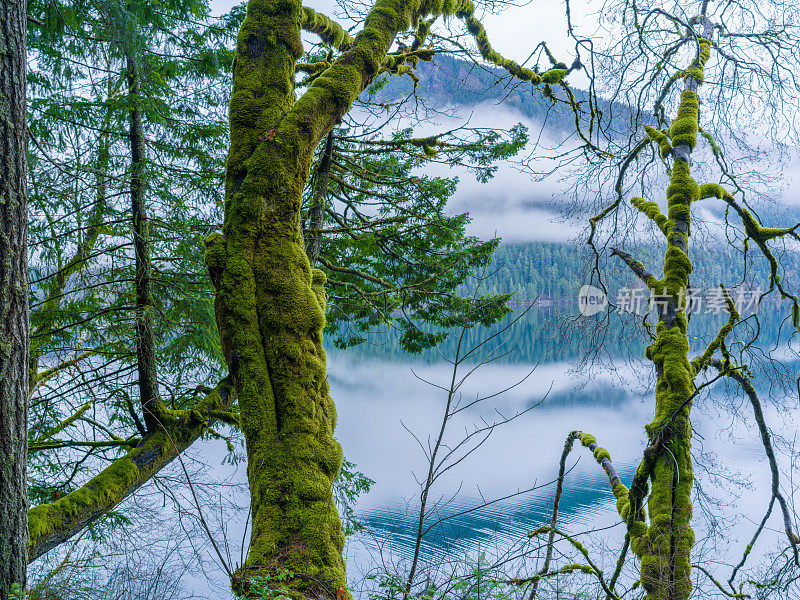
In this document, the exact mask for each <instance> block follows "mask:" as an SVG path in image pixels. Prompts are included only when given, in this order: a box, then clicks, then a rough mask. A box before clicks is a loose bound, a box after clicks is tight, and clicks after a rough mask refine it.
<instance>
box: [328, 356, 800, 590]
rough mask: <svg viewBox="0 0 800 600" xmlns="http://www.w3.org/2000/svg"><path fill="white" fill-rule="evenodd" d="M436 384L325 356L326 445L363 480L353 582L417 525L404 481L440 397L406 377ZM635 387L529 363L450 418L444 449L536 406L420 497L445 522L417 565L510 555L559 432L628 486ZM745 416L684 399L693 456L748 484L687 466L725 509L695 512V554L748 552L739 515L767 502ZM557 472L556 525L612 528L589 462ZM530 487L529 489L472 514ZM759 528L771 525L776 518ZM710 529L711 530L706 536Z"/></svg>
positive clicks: (412, 479)
mask: <svg viewBox="0 0 800 600" xmlns="http://www.w3.org/2000/svg"><path fill="white" fill-rule="evenodd" d="M412 368H413V373H412ZM531 368H532V365H530V366H528V365H487V366H484V367H482V368H481V370H480V371H478V372H476V373H475V374H474V375H473V377H472V378H471V379H470V380H468V381H467V383H466V384H465V385H464V387H463V389H462V398H463V401H464V402H468V401H469V400H472V399H474V398H475V397H476V396H478V395H486V394H490V393H493V392H496V391H497V390H500V389H503V388H505V387H507V386H508V385H510V384H511V383H513V382H515V381H518V380H520V379H521V378H523V377H524V376H525V375H526V373H527V372H528V371H529V370H530V369H531ZM414 373H416V375H417V376H419V378H417V377H415V375H414ZM449 376H450V371H449V369H448V367H447V366H445V365H415V366H413V367H412V366H411V365H409V364H398V363H396V362H394V363H391V362H383V361H374V362H360V363H354V362H348V361H347V360H345V359H344V357H336V356H334V357H332V360H331V385H332V390H333V393H334V394H335V395H336V396H335V397H336V399H337V405H338V407H339V415H340V420H339V427H338V435H339V438H340V440H341V441H342V444H343V446H344V449H345V453H346V455H347V456H348V458H349V459H350V460H351V461H353V462H355V463H356V464H357V465H358V467H359V469H360V470H361V471H363V472H364V473H365V474H367V475H368V476H370V477H371V478H372V479H374V480H376V482H377V483H376V484H375V485H374V487H373V489H372V491H371V492H370V493H369V494H368V495H366V496H365V497H363V498H362V499H361V501H360V502H359V504H358V510H357V513H358V515H359V517H360V519H361V521H362V522H363V523H364V525H365V526H366V533H365V534H363V535H360V536H358V537H357V538H355V539H353V540H352V541H351V543H350V545H349V547H348V566H349V575H350V576H351V577H353V578H357V577H359V576H361V575H364V574H366V573H369V572H372V573H374V572H375V570H376V569H378V570H380V569H381V568H384V567H381V566H378V563H379V561H383V562H384V563H386V564H388V565H390V566H389V567H388V568H389V569H391V568H398V566H399V567H400V568H401V569H402V566H403V565H407V564H408V561H409V559H410V557H411V554H412V551H413V545H414V539H415V535H416V525H417V518H418V516H417V515H418V513H417V510H418V507H419V500H418V497H419V490H420V486H419V484H418V483H417V481H421V480H423V479H424V477H425V473H426V468H427V462H426V458H425V456H424V454H423V451H422V449H421V448H420V443H418V441H417V440H419V442H421V444H422V445H423V446H426V447H427V445H428V443H429V440H432V439H433V438H434V436H435V435H436V434H437V432H438V426H439V423H440V421H441V417H442V412H443V407H444V402H445V399H446V396H445V393H444V392H443V391H442V390H438V389H436V388H434V387H432V386H430V385H428V384H426V383H424V382H422V381H420V379H425V380H428V381H430V382H432V383H436V384H440V385H445V386H446V385H447V384H448V383H449ZM641 379H643V377H642V374H637V373H635V372H633V371H627V372H626V371H624V370H622V369H619V370H618V371H617V372H616V373H615V374H614V376H613V377H610V376H594V377H590V378H587V377H586V376H585V375H583V376H582V375H581V374H580V373H576V372H575V371H574V368H573V365H572V364H569V363H556V362H550V363H545V364H540V365H538V366H537V367H536V368H535V370H534V372H533V374H532V375H530V376H529V377H528V379H527V380H526V381H524V382H523V383H522V384H521V385H519V386H518V387H516V388H514V389H513V390H510V391H508V392H506V393H504V394H503V395H502V396H500V397H499V398H496V399H494V400H493V401H487V403H486V404H485V405H484V406H482V407H481V406H474V407H471V408H469V409H467V410H464V411H463V412H462V413H460V414H458V415H457V416H456V417H455V418H454V419H453V420H452V422H451V423H450V424H449V425H448V433H447V435H446V436H445V440H446V443H447V442H449V445H450V446H452V445H453V444H454V443H457V442H458V441H459V440H460V439H462V438H463V436H464V434H465V432H469V431H471V430H472V429H473V428H474V427H475V424H478V425H479V426H480V425H481V424H482V423H483V420H485V421H490V420H491V419H496V418H498V414H502V415H504V416H509V415H511V414H513V413H515V412H520V411H524V410H525V409H528V408H530V407H532V406H536V407H535V408H533V409H532V410H531V411H530V412H527V413H525V414H523V415H522V416H520V417H519V418H517V419H516V420H514V421H512V422H510V423H507V424H505V425H502V426H500V427H498V428H497V429H496V430H495V431H494V432H493V433H492V434H491V436H489V438H488V439H487V440H486V442H485V443H484V444H483V445H482V446H481V447H480V448H479V449H478V450H476V451H475V452H474V453H473V454H471V455H470V456H469V457H468V458H467V459H466V460H465V461H464V462H463V463H461V464H459V465H457V466H455V467H454V468H453V469H452V470H450V471H449V472H448V473H446V474H445V476H443V477H442V478H441V479H440V480H439V481H437V483H436V486H435V491H434V492H433V493H432V495H431V498H432V499H433V500H435V501H437V502H438V503H439V505H438V507H437V508H436V509H435V510H433V511H432V512H431V514H430V516H429V520H430V521H431V522H433V521H436V520H437V519H442V518H444V519H445V520H444V522H443V523H442V524H441V526H439V527H434V528H433V529H432V530H431V531H430V532H429V533H428V534H427V536H426V538H425V541H424V543H423V546H422V555H423V556H422V560H423V562H425V563H426V564H434V563H437V562H441V561H442V560H446V559H452V558H454V557H463V556H465V555H475V554H476V553H477V552H480V551H485V552H486V553H487V554H488V555H490V556H503V555H505V553H509V552H514V551H515V550H517V551H519V549H520V548H521V546H522V545H523V544H524V542H525V539H526V534H527V532H528V531H530V530H531V529H535V528H536V527H538V526H539V525H541V524H543V523H545V522H546V521H548V520H549V518H550V511H551V507H552V497H553V493H554V486H553V485H550V484H549V483H550V482H552V480H554V479H555V477H556V476H557V472H558V461H559V457H560V455H561V451H562V448H563V444H564V438H565V436H566V434H567V433H568V432H569V431H571V430H573V429H581V430H584V431H587V432H591V433H593V434H594V435H595V436H596V437H597V439H598V442H599V443H600V444H601V445H603V446H605V447H607V448H608V449H609V451H610V452H611V455H612V458H613V461H614V463H615V465H616V467H617V469H618V470H619V473H620V475H621V477H622V479H623V481H625V482H630V480H631V478H632V476H633V471H634V469H635V466H636V465H637V464H638V462H639V458H640V456H641V452H642V450H643V448H644V443H643V441H644V435H643V432H642V428H643V424H644V423H646V422H648V421H649V420H650V418H651V410H652V409H651V405H650V402H651V396H650V395H649V394H648V393H647V384H646V382H644V381H641ZM766 410H767V413H768V414H767V419H768V422H769V423H770V424H771V425H772V427H773V428H774V429H775V430H780V431H783V432H784V435H788V436H789V437H791V436H793V435H794V433H793V432H794V429H795V422H794V421H793V420H786V414H781V415H778V414H777V413H776V411H774V410H773V409H772V408H769V409H766ZM748 411H749V405H743V406H741V407H739V406H738V404H735V405H731V404H730V403H729V402H728V401H727V400H726V399H725V397H724V396H715V397H714V398H712V399H706V400H704V401H700V402H698V404H697V405H696V409H695V412H694V427H695V429H696V431H697V443H696V444H695V455H696V460H701V461H703V463H704V464H705V465H707V466H709V467H712V466H713V467H715V468H716V469H718V470H721V471H724V472H727V473H728V474H730V475H731V476H735V477H736V478H737V479H738V480H740V481H742V482H745V483H746V484H747V486H749V489H748V487H747V486H737V487H736V488H735V489H734V490H733V492H731V491H730V490H728V489H722V488H721V487H717V486H716V485H715V484H710V483H709V481H708V479H707V478H706V479H705V480H704V479H703V477H704V473H703V471H702V468H698V469H697V475H698V477H699V478H700V483H701V485H702V486H703V489H704V491H705V492H706V493H707V494H708V495H709V497H710V498H711V499H717V500H720V501H722V502H724V503H725V506H723V507H719V509H718V510H716V514H713V513H712V514H710V515H703V514H698V515H697V518H696V519H695V520H696V523H695V529H696V531H697V534H698V536H697V537H698V540H699V541H700V543H701V544H703V543H704V538H706V537H708V536H709V535H712V533H713V535H714V538H715V539H717V540H720V539H721V534H724V535H725V536H726V537H727V541H728V543H729V547H728V550H729V552H730V553H731V560H733V558H732V557H733V555H734V554H736V553H737V552H739V553H740V552H741V549H742V548H743V547H744V545H745V544H746V543H748V542H749V538H750V536H751V535H752V531H753V529H754V526H753V525H751V523H750V521H749V520H748V518H746V517H743V516H741V515H745V514H750V517H749V518H750V520H752V519H758V518H759V517H760V512H759V511H762V510H763V507H765V506H766V503H767V501H768V499H769V496H768V490H769V481H770V479H769V473H768V471H767V466H766V463H765V460H764V459H763V458H762V456H763V450H762V447H761V444H760V441H759V439H758V437H757V431H756V430H755V429H754V427H753V424H752V421H751V419H750V418H749V413H748ZM410 432H413V434H414V435H412V433H410ZM415 436H416V439H415ZM431 443H432V442H431ZM568 465H569V466H570V467H572V468H571V470H570V472H569V474H568V475H567V478H566V481H565V492H564V495H563V498H562V504H561V509H560V519H559V522H560V526H561V527H562V528H563V529H565V530H566V531H568V532H570V533H579V532H583V531H585V530H589V529H597V528H603V527H611V526H614V525H615V524H617V521H618V518H617V516H616V512H615V508H614V500H613V496H612V495H611V493H610V491H609V488H608V480H607V478H606V477H605V474H604V472H603V471H602V469H601V468H600V467H599V466H598V465H597V464H596V463H595V462H594V460H593V458H592V456H591V454H590V453H589V452H588V451H586V450H585V449H582V448H580V447H579V446H578V447H576V448H575V449H574V450H573V453H572V454H571V456H570V459H569V461H568ZM537 485H538V486H541V487H539V488H538V489H535V490H533V491H530V492H527V493H521V494H518V495H515V496H513V497H511V498H508V499H505V500H500V501H496V502H493V503H491V504H489V505H488V506H485V507H484V508H479V507H480V506H481V505H482V504H483V503H485V502H487V501H492V500H495V499H497V498H502V497H504V496H509V495H511V494H515V493H516V492H519V491H523V490H525V489H527V488H531V487H534V486H537ZM475 508H477V509H476V510H470V509H475ZM465 511H469V512H465ZM770 524H771V525H773V526H774V527H775V528H779V526H780V520H779V516H778V515H777V514H774V515H773V518H772V520H771V521H770ZM713 527H717V528H718V529H717V530H716V531H713V532H712V528H713ZM623 534H624V532H623V530H622V528H621V526H619V525H617V526H615V527H613V528H612V529H610V530H608V531H603V532H599V533H597V534H595V536H594V538H595V539H597V540H599V541H602V542H605V543H608V544H609V545H611V546H612V547H618V546H619V544H620V543H621V539H622V536H623ZM725 548H726V544H722V554H720V553H718V554H717V555H716V558H718V559H723V560H724V558H725V556H724V554H725V552H726V550H725ZM609 558H612V557H611V556H609ZM600 562H603V561H602V560H601V561H600Z"/></svg>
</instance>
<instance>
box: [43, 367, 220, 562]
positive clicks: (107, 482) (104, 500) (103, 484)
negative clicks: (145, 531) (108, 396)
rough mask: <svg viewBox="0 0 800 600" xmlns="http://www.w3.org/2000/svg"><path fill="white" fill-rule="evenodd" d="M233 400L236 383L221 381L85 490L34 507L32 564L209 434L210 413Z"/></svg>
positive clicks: (84, 488) (98, 476) (171, 416)
mask: <svg viewBox="0 0 800 600" xmlns="http://www.w3.org/2000/svg"><path fill="white" fill-rule="evenodd" d="M234 398H235V393H234V391H233V385H232V384H231V382H230V381H228V380H227V379H226V380H223V381H222V382H221V383H220V384H219V385H218V386H217V387H216V389H214V390H213V391H212V392H211V393H210V394H208V395H207V396H206V397H205V398H204V399H203V400H202V401H200V402H199V403H198V405H197V406H196V407H195V408H194V409H193V410H187V411H175V412H173V413H172V414H171V415H170V416H169V417H168V418H167V417H165V416H164V415H162V416H161V422H162V425H163V427H162V428H161V429H158V430H155V431H150V432H148V434H147V435H146V436H145V437H144V438H143V439H142V440H141V441H140V442H139V443H138V444H136V447H135V448H133V449H132V450H130V451H129V452H127V453H126V454H125V455H123V456H121V457H120V458H118V459H116V460H115V461H114V462H113V463H111V465H109V466H108V467H106V468H105V469H104V470H103V471H101V472H100V473H98V474H97V475H96V476H95V477H93V478H92V479H91V480H90V481H88V482H87V483H85V484H84V485H83V486H81V487H80V488H78V489H77V490H75V491H72V492H70V493H68V494H66V495H65V496H63V497H61V498H59V499H58V500H56V501H55V502H53V503H51V504H40V505H39V506H35V507H33V508H31V509H30V510H29V511H28V529H29V531H30V548H29V558H28V560H29V561H33V560H35V559H36V558H38V557H40V556H42V555H43V554H45V553H47V552H48V551H50V550H52V549H53V548H55V547H56V546H58V545H59V544H61V543H62V542H64V541H66V540H68V539H70V538H71V537H72V536H74V535H76V534H77V533H78V532H80V531H81V530H83V529H84V528H85V527H86V526H87V525H89V524H91V523H93V522H94V521H96V520H97V519H99V518H100V517H102V516H103V515H104V514H106V513H107V512H108V511H110V510H112V509H113V508H115V507H116V506H117V505H119V503H120V502H122V501H123V500H125V498H127V497H128V496H129V495H130V494H132V493H133V492H135V491H136V490H137V489H138V488H139V487H140V486H141V485H143V484H144V483H146V482H147V481H148V480H149V479H150V478H151V477H153V476H154V475H155V474H156V473H158V472H159V471H160V470H161V469H162V468H164V467H165V466H166V465H167V464H169V462H170V461H171V460H173V459H174V458H175V457H176V456H177V454H178V452H183V451H184V450H185V449H186V448H188V447H189V446H191V444H192V443H193V442H194V441H195V440H196V439H198V438H199V437H200V436H201V435H203V433H205V432H206V431H208V429H209V427H210V426H211V425H212V423H213V418H212V417H211V414H212V411H221V410H226V409H228V408H229V407H230V406H231V404H232V403H233V400H234ZM170 438H171V440H172V441H170ZM173 442H174V444H173ZM128 443H133V442H132V441H127V442H125V444H128ZM125 444H122V445H125Z"/></svg>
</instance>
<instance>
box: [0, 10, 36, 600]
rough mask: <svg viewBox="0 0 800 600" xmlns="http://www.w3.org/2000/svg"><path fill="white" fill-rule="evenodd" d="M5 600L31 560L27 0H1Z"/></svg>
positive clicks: (0, 580) (0, 382)
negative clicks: (26, 116)
mask: <svg viewBox="0 0 800 600" xmlns="http://www.w3.org/2000/svg"><path fill="white" fill-rule="evenodd" d="M0 30H2V34H1V35H2V37H1V38H0V507H2V509H0V600H7V599H8V597H9V595H10V592H11V590H12V588H13V587H14V586H15V585H17V586H19V587H20V588H24V587H25V569H26V566H27V564H28V494H27V490H26V474H27V469H26V461H27V458H28V412H27V401H28V352H29V346H30V336H29V330H28V327H29V322H28V209H27V182H26V177H27V171H26V170H27V158H26V118H25V60H26V57H25V37H26V35H27V2H26V1H25V0H17V1H16V2H14V1H11V0H0Z"/></svg>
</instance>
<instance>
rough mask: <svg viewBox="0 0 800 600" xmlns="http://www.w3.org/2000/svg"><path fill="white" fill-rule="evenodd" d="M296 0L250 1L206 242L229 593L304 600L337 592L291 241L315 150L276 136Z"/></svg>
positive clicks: (309, 350)
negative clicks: (228, 398)
mask: <svg viewBox="0 0 800 600" xmlns="http://www.w3.org/2000/svg"><path fill="white" fill-rule="evenodd" d="M301 11H302V7H301V5H300V3H299V2H294V3H290V2H286V1H285V0H251V1H250V2H249V4H248V11H247V18H246V20H245V23H244V26H243V28H242V31H241V32H240V35H239V39H238V45H237V54H236V65H235V68H234V88H233V95H232V99H231V107H230V124H231V147H230V154H229V158H228V166H227V178H226V205H225V223H224V236H216V237H211V238H209V240H208V241H207V250H206V262H207V264H208V266H209V270H210V272H211V275H212V279H213V281H214V283H215V286H216V288H217V292H218V297H217V301H216V308H217V319H218V326H219V330H220V334H221V336H222V340H223V349H224V353H225V355H226V360H227V361H228V364H229V367H230V369H231V373H232V374H233V376H234V378H235V381H236V387H237V392H238V397H239V407H240V415H241V417H240V421H241V426H242V430H243V431H244V435H245V440H246V444H247V458H248V480H249V483H250V492H251V497H252V500H251V505H252V533H251V538H250V540H251V546H250V549H249V553H248V558H247V562H246V564H245V566H244V568H243V569H241V570H240V571H239V572H238V573H237V579H236V581H234V587H235V589H237V590H239V591H244V590H246V589H248V587H249V586H248V584H247V581H248V580H250V581H252V578H253V577H256V576H263V575H267V574H272V575H274V574H275V573H278V572H285V571H288V572H290V573H292V574H293V575H294V578H293V581H295V582H297V583H296V585H297V587H301V588H303V589H304V590H306V592H305V593H306V594H307V595H311V596H316V597H328V598H330V597H335V596H336V592H337V589H338V588H340V587H344V586H345V585H346V582H345V569H344V562H343V560H342V557H341V551H342V548H343V545H344V537H343V534H342V531H341V526H340V522H339V516H338V513H337V511H336V507H335V504H334V502H333V498H332V492H331V484H332V482H333V479H334V477H335V476H336V474H337V472H338V470H339V467H340V465H341V460H342V451H341V448H340V446H339V444H338V442H337V441H336V440H335V439H334V438H333V429H334V426H335V423H336V410H335V408H334V404H333V401H332V400H331V398H330V395H329V394H328V382H327V378H326V368H325V353H324V351H323V349H322V328H323V326H324V324H325V312H324V304H325V303H324V290H323V283H324V276H322V274H321V272H320V271H313V272H312V270H311V268H310V265H309V262H308V259H307V258H306V253H305V248H304V244H303V239H302V235H301V232H300V203H301V195H302V191H303V187H304V185H305V183H306V178H307V175H308V164H309V160H310V156H311V152H313V149H314V147H313V146H312V147H310V148H308V147H303V145H305V144H307V143H308V142H306V141H305V140H301V139H298V138H299V136H298V133H299V132H297V131H296V130H295V131H291V130H290V131H283V130H280V129H279V125H280V124H281V121H282V119H283V118H284V116H285V115H286V113H287V111H289V109H290V108H291V107H292V104H293V103H294V100H295V96H294V65H295V62H296V61H297V59H298V58H299V57H300V56H301V54H302V45H301V42H300V27H299V23H300V18H301Z"/></svg>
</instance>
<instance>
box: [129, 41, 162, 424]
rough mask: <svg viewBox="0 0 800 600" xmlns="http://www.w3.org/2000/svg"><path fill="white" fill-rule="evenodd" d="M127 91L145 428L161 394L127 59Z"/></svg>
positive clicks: (132, 66)
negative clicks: (129, 105)
mask: <svg viewBox="0 0 800 600" xmlns="http://www.w3.org/2000/svg"><path fill="white" fill-rule="evenodd" d="M127 71H128V72H127V79H128V95H129V99H130V102H131V111H130V144H131V213H132V217H133V248H134V254H135V255H136V275H135V286H136V360H137V363H138V370H139V373H138V375H139V399H140V402H141V405H142V412H143V414H144V423H145V426H146V427H147V430H148V431H155V430H156V429H157V428H158V427H159V419H158V415H159V414H160V413H161V412H163V411H161V397H160V394H159V391H158V366H157V362H156V344H155V337H154V333H153V332H154V318H153V311H154V307H153V291H152V285H151V281H152V276H153V275H152V271H153V267H152V262H151V260H150V222H149V220H148V218H147V207H146V206H145V203H144V192H145V169H146V160H147V157H146V154H145V145H144V125H143V123H142V104H141V82H140V80H139V71H138V67H137V65H136V61H135V59H134V58H132V57H130V56H129V57H128V59H127Z"/></svg>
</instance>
